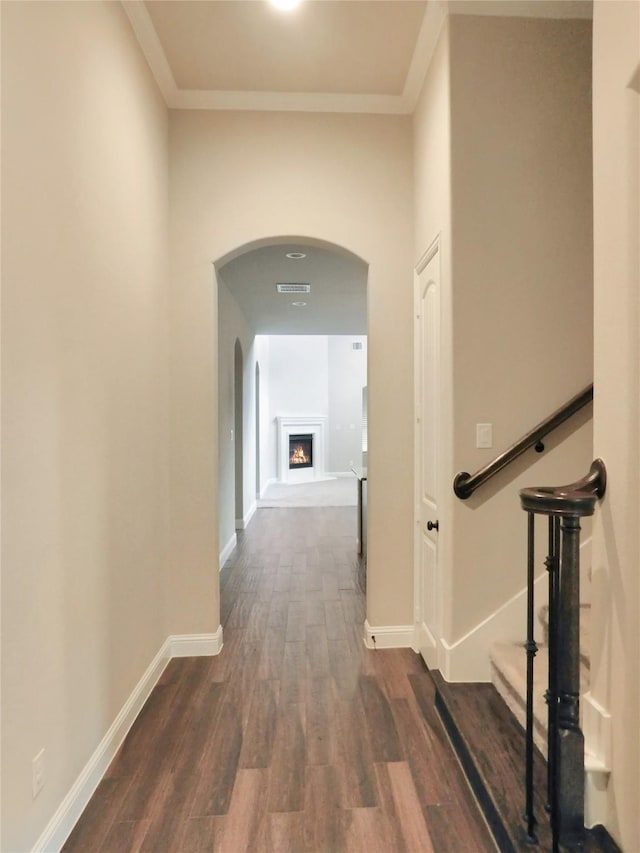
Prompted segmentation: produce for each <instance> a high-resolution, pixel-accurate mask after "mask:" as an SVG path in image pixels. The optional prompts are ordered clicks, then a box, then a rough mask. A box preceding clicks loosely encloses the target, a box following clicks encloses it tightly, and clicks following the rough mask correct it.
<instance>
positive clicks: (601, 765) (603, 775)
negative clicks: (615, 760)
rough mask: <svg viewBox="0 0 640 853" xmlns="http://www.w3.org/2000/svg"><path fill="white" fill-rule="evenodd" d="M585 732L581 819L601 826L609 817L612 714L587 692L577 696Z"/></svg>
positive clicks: (588, 824) (586, 823)
mask: <svg viewBox="0 0 640 853" xmlns="http://www.w3.org/2000/svg"><path fill="white" fill-rule="evenodd" d="M580 709H581V711H582V729H583V731H584V739H585V744H584V752H585V755H584V769H585V785H584V822H585V826H596V825H597V824H599V823H601V824H603V825H604V826H606V825H607V823H608V822H609V820H610V805H609V794H608V791H607V788H608V785H609V776H610V775H611V761H612V751H613V741H612V733H611V714H610V713H609V712H608V711H607V710H606V709H605V708H603V707H602V705H600V703H599V702H597V701H596V699H594V698H593V696H592V695H591V692H590V691H588V692H587V693H585V694H584V696H582V697H581V698H580Z"/></svg>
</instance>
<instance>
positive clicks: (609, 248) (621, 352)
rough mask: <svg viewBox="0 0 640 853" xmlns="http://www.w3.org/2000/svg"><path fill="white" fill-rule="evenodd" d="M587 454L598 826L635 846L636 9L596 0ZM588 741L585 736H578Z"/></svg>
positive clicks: (639, 617) (638, 643) (639, 37)
mask: <svg viewBox="0 0 640 853" xmlns="http://www.w3.org/2000/svg"><path fill="white" fill-rule="evenodd" d="M593 25H594V44H593V59H594V89H593V130H594V139H593V141H594V202H595V219H594V222H595V227H594V260H595V263H594V275H595V308H596V310H595V383H596V397H595V415H594V423H595V426H594V445H595V453H596V455H598V456H601V457H602V458H603V459H604V461H605V463H606V466H607V473H608V484H607V494H606V495H605V498H604V501H603V504H602V508H601V510H600V512H599V513H598V516H597V518H596V522H595V525H594V548H593V552H594V564H593V568H594V574H593V608H594V613H593V631H594V637H593V655H592V660H591V674H592V675H591V678H592V685H591V692H592V694H593V696H594V698H595V699H596V701H597V702H598V703H600V704H601V705H602V706H603V707H604V708H605V709H607V710H608V711H609V712H610V714H611V719H612V725H613V745H612V746H613V748H612V752H611V756H610V760H611V766H612V774H611V779H610V782H609V787H608V791H607V820H606V825H607V827H608V828H609V830H610V831H611V832H612V834H613V835H614V836H615V838H616V839H617V840H618V841H619V842H620V843H621V845H622V847H623V849H624V850H628V851H633V850H638V849H640V817H639V813H638V790H640V744H639V741H638V731H640V664H639V663H638V661H639V660H640V629H639V627H638V626H639V624H640V581H639V574H638V568H639V567H640V532H639V531H640V525H639V524H638V493H639V492H640V440H639V437H638V436H639V429H638V425H639V423H640V343H639V342H640V296H639V294H640V245H639V239H640V238H639V234H640V216H639V205H640V175H639V173H640V157H639V153H638V152H639V151H640V6H639V5H638V4H637V3H624V2H600V0H597V2H596V3H595V4H594V20H593ZM587 734H591V733H587Z"/></svg>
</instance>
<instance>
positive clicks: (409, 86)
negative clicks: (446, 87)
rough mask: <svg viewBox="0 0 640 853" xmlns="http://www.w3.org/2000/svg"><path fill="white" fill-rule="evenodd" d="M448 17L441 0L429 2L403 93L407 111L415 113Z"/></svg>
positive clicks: (405, 110) (404, 105) (404, 110)
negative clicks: (441, 31)
mask: <svg viewBox="0 0 640 853" xmlns="http://www.w3.org/2000/svg"><path fill="white" fill-rule="evenodd" d="M446 17H447V15H446V10H445V8H444V5H443V4H442V2H440V0H436V2H429V3H427V8H426V10H425V13H424V18H423V19H422V25H421V27H420V32H419V33H418V38H417V39H416V46H415V48H414V51H413V56H412V58H411V65H410V66H409V71H408V73H407V79H406V81H405V84H404V92H403V93H402V101H403V107H404V109H403V112H405V113H413V111H414V110H415V107H416V104H417V102H418V98H419V97H420V92H421V91H422V85H423V83H424V78H425V77H426V76H427V71H428V69H429V65H430V64H431V60H432V59H433V54H434V53H435V49H436V45H437V43H438V38H439V36H440V30H441V29H442V25H443V24H444V22H445V20H446Z"/></svg>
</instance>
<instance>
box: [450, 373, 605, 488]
mask: <svg viewBox="0 0 640 853" xmlns="http://www.w3.org/2000/svg"><path fill="white" fill-rule="evenodd" d="M592 400H593V383H591V384H590V385H587V387H586V388H584V389H583V390H582V391H580V393H579V394H576V395H575V397H572V398H571V399H570V400H569V401H568V402H567V403H565V404H564V406H561V407H560V408H559V409H556V411H555V412H553V413H552V414H551V415H549V417H547V418H545V419H544V420H543V421H541V422H540V423H539V424H538V425H537V426H535V427H534V428H533V429H532V430H529V432H528V433H526V435H523V436H522V438H520V439H518V441H516V442H515V444H512V445H511V447H508V448H507V449H506V450H505V451H504V452H503V453H501V454H500V455H499V456H496V458H495V459H494V460H493V461H492V462H489V463H488V464H487V465H485V466H484V467H482V468H479V469H478V470H477V471H476V472H475V474H469V473H468V472H467V471H460V472H459V473H458V474H456V476H455V478H454V480H453V491H454V492H455V494H456V496H457V497H459V498H460V500H463V501H464V500H466V499H467V498H469V497H471V495H472V494H473V493H474V492H475V490H476V489H477V488H479V487H480V486H482V485H483V484H484V483H486V482H487V480H490V479H491V478H492V477H494V476H495V475H496V474H497V473H498V472H499V471H502V469H503V468H506V467H507V465H509V464H510V463H511V462H513V461H514V459H517V458H518V456H521V455H522V454H523V453H524V452H525V451H526V450H528V449H529V448H530V447H535V446H536V445H539V444H540V442H541V441H542V439H543V438H544V437H545V436H547V435H548V434H549V433H550V432H553V430H554V429H557V427H559V426H560V425H561V424H563V423H564V422H565V421H567V420H569V418H570V417H572V415H575V413H576V412H579V411H580V409H583V408H584V407H585V406H587V405H588V404H589V403H590V402H591V401H592ZM541 450H544V446H543V447H542V448H541Z"/></svg>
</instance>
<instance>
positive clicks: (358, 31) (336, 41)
mask: <svg viewBox="0 0 640 853" xmlns="http://www.w3.org/2000/svg"><path fill="white" fill-rule="evenodd" d="M121 2H122V5H123V7H124V9H125V11H126V13H127V15H128V17H129V20H130V21H131V24H132V26H133V29H134V32H135V34H136V36H137V38H138V41H139V42H140V45H141V47H142V50H143V52H144V54H145V56H146V58H147V61H148V62H149V65H150V67H151V70H152V72H153V74H154V76H155V79H156V80H157V82H158V85H159V87H160V90H161V92H162V94H163V96H164V99H165V101H166V103H167V105H168V106H169V107H170V108H172V109H226V110H281V111H282V110H285V111H286V110H301V111H307V112H309V111H320V112H352V113H398V114H411V113H412V112H413V110H414V108H415V104H416V100H417V97H418V94H419V92H420V88H421V86H422V83H423V80H424V75H425V73H426V70H427V67H428V65H429V62H430V60H431V56H432V53H433V49H434V47H435V44H436V41H437V37H438V34H439V31H440V27H441V24H442V21H443V20H444V18H445V16H446V15H447V14H475V15H477V14H484V15H526V16H529V17H590V16H591V10H592V3H591V2H590V0H303V2H302V3H301V5H300V6H299V7H298V9H296V10H295V11H293V12H289V13H282V12H278V11H277V10H275V9H273V8H272V7H271V6H269V4H268V3H267V0H195V2H194V0H146V2H144V0H121ZM294 248H301V247H299V246H298V247H295V246H293V245H288V246H282V247H273V246H271V247H264V248H259V249H254V250H253V251H250V252H247V253H246V254H244V255H242V256H240V257H238V258H236V259H235V260H233V261H230V262H229V263H228V264H227V265H226V266H225V267H223V268H222V270H221V271H219V273H220V274H221V275H222V278H223V279H224V281H225V282H226V283H227V284H228V286H229V287H230V288H231V289H232V291H233V292H234V294H235V296H236V298H237V299H238V302H239V303H240V305H241V307H242V310H243V311H244V313H245V315H246V317H247V319H248V320H249V321H250V323H251V324H252V325H253V327H254V328H255V329H256V331H257V332H258V333H263V334H294V333H295V334H311V333H322V334H366V275H367V271H366V267H365V266H364V264H362V262H360V261H358V260H357V259H355V258H353V257H347V256H345V255H343V254H337V253H336V252H334V251H332V250H330V249H328V248H322V247H320V246H317V245H315V246H308V247H306V248H304V247H302V250H303V251H306V252H307V258H306V259H305V260H304V261H289V260H287V259H285V258H284V255H285V252H286V251H289V250H291V249H294ZM277 281H284V282H286V281H304V282H309V283H311V285H312V292H311V294H310V295H309V297H308V298H307V297H304V298H303V301H306V302H307V303H308V304H307V306H306V307H304V308H295V307H293V306H292V305H291V302H292V301H294V298H293V297H292V298H289V297H286V296H281V295H278V294H277V293H276V290H275V284H276V282H277Z"/></svg>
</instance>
